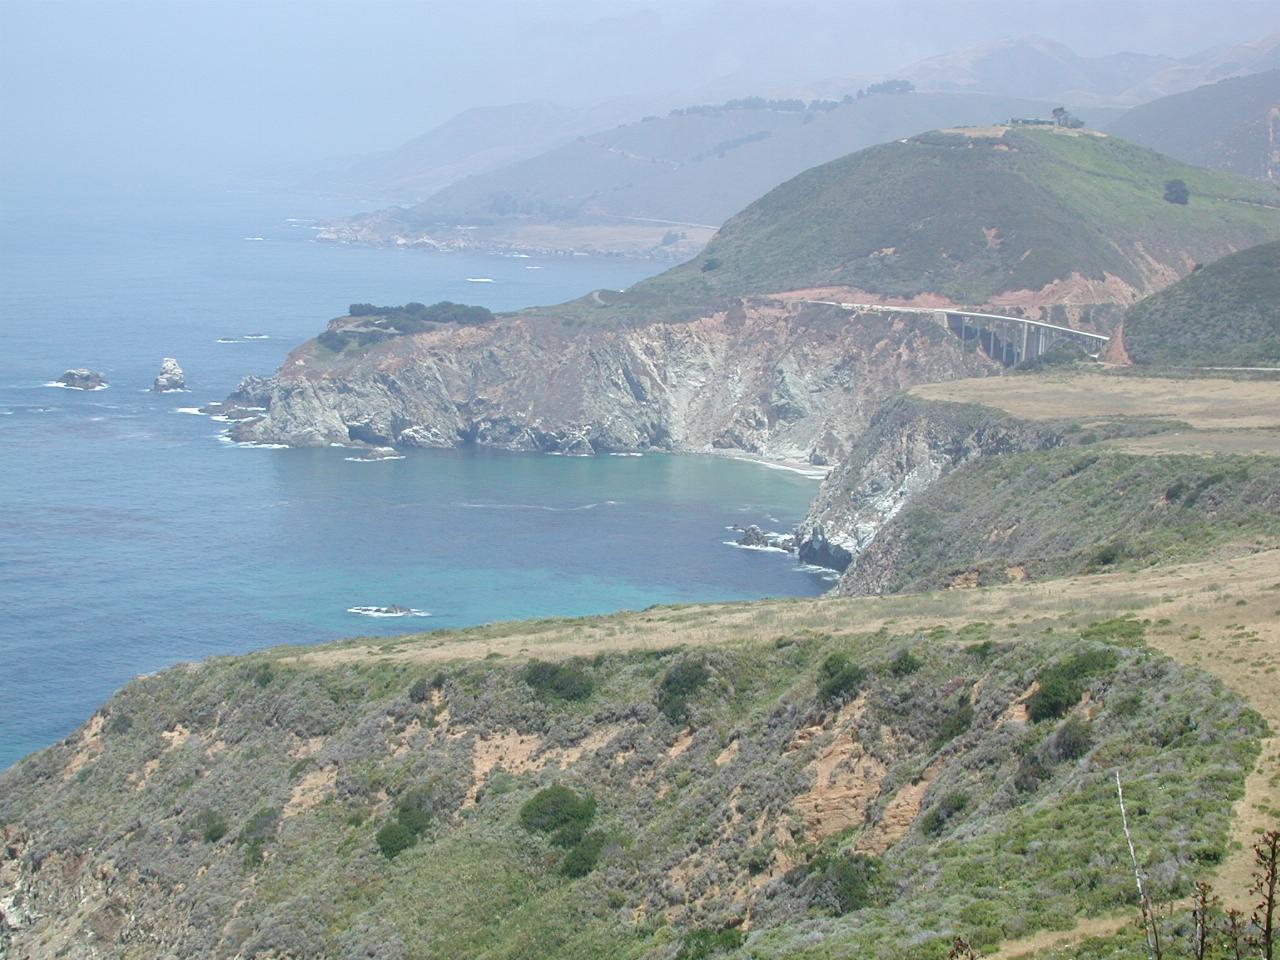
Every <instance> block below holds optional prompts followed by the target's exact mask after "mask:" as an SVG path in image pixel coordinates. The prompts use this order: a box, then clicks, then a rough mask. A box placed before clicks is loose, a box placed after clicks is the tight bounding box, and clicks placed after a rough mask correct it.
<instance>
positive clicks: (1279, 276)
mask: <svg viewBox="0 0 1280 960" xmlns="http://www.w3.org/2000/svg"><path fill="white" fill-rule="evenodd" d="M1124 345H1125V349H1126V350H1127V351H1128V353H1129V356H1130V357H1132V358H1133V360H1134V362H1136V363H1140V364H1159V365H1164V366H1195V367H1255V366H1280V243H1266V244H1262V245H1260V246H1257V247H1253V248H1251V249H1248V250H1242V251H1240V252H1239V253H1233V254H1231V255H1230V256H1227V257H1223V258H1222V259H1221V260H1219V261H1217V262H1216V263H1211V264H1209V265H1208V266H1207V267H1204V268H1203V269H1200V270H1197V271H1196V272H1195V273H1193V274H1191V275H1190V276H1189V277H1186V278H1185V279H1183V280H1181V281H1179V282H1178V283H1176V284H1174V285H1173V286H1172V287H1169V288H1168V289H1166V290H1163V291H1161V292H1160V293H1157V294H1155V295H1154V296H1151V297H1148V298H1147V299H1145V300H1143V301H1141V302H1140V303H1137V304H1134V306H1133V307H1131V308H1130V309H1129V311H1128V313H1127V314H1126V315H1125V319H1124Z"/></svg>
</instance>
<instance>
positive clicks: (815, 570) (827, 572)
mask: <svg viewBox="0 0 1280 960" xmlns="http://www.w3.org/2000/svg"><path fill="white" fill-rule="evenodd" d="M796 569H797V570H799V571H801V572H802V573H812V574H816V575H817V576H819V577H821V578H822V579H823V580H839V579H840V571H839V570H832V569H831V568H830V567H819V566H815V565H814V564H812V563H798V564H796Z"/></svg>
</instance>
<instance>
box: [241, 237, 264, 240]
mask: <svg viewBox="0 0 1280 960" xmlns="http://www.w3.org/2000/svg"><path fill="white" fill-rule="evenodd" d="M240 239H241V240H265V239H267V238H266V237H241V238H240Z"/></svg>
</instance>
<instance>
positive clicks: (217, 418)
mask: <svg viewBox="0 0 1280 960" xmlns="http://www.w3.org/2000/svg"><path fill="white" fill-rule="evenodd" d="M209 419H210V420H212V421H213V422H214V423H234V422H235V421H234V420H232V419H231V418H230V417H228V416H225V415H224V414H221V413H215V414H214V415H213V416H212V417H210V418H209Z"/></svg>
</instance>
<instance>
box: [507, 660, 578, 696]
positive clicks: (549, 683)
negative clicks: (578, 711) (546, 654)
mask: <svg viewBox="0 0 1280 960" xmlns="http://www.w3.org/2000/svg"><path fill="white" fill-rule="evenodd" d="M524 682H525V683H527V684H528V685H529V686H530V687H532V688H533V690H534V692H535V693H537V694H538V695H539V696H542V697H556V698H558V699H560V700H585V699H587V697H589V696H591V691H592V689H593V688H594V686H595V684H594V683H593V682H592V680H591V676H590V675H589V674H588V673H587V672H586V671H585V670H583V669H582V667H580V666H578V665H577V664H576V663H573V662H568V663H547V662H546V661H545V660H533V661H530V663H529V665H528V666H527V667H525V668H524Z"/></svg>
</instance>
